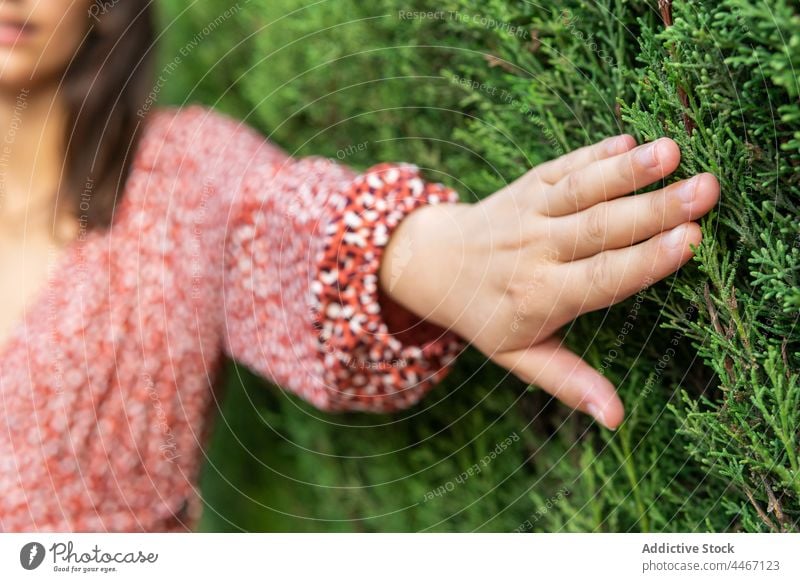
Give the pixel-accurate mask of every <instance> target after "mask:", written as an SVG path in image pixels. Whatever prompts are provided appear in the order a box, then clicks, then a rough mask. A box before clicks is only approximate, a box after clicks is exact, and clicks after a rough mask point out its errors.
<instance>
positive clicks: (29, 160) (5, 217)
mask: <svg viewBox="0 0 800 582" xmlns="http://www.w3.org/2000/svg"><path fill="white" fill-rule="evenodd" d="M65 120H66V111H65V110H64V107H63V105H62V103H61V101H60V99H58V98H57V92H56V88H55V87H53V88H52V89H51V88H48V87H41V86H39V87H36V88H30V89H28V88H17V89H11V88H9V89H5V88H3V89H0V231H4V232H6V233H9V234H12V233H13V232H14V231H17V230H19V229H21V228H24V229H25V231H26V232H28V233H30V230H31V227H33V228H37V229H38V228H39V227H40V226H42V227H47V228H50V229H52V223H51V222H52V218H53V208H54V204H55V192H56V189H57V187H58V182H59V179H60V176H61V172H62V168H63V165H64V155H65V151H64V132H65Z"/></svg>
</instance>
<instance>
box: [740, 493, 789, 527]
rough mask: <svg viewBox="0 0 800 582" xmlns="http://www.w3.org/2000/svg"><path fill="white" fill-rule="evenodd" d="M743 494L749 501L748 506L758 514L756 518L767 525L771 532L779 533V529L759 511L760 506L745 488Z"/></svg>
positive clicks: (761, 510) (762, 511)
mask: <svg viewBox="0 0 800 582" xmlns="http://www.w3.org/2000/svg"><path fill="white" fill-rule="evenodd" d="M744 492H745V494H746V495H747V498H748V499H749V500H750V504H751V505H752V506H753V507H755V508H756V512H757V513H758V517H760V518H761V521H763V522H764V523H765V524H767V525H768V526H769V528H770V529H771V530H772V531H776V532H777V531H780V528H779V527H778V526H776V525H775V524H774V523H773V522H772V520H771V519H770V518H769V516H768V515H767V514H766V513H764V510H763V509H761V506H760V505H759V504H758V501H756V500H755V498H754V497H753V494H752V493H750V489H748V488H747V487H745V488H744Z"/></svg>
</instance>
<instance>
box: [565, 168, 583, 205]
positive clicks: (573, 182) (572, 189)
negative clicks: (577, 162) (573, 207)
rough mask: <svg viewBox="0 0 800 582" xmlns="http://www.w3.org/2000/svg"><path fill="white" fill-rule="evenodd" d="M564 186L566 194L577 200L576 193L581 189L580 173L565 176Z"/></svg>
mask: <svg viewBox="0 0 800 582" xmlns="http://www.w3.org/2000/svg"><path fill="white" fill-rule="evenodd" d="M565 186H566V190H567V194H568V195H570V196H572V197H574V198H575V199H576V200H577V198H578V192H580V188H581V175H580V172H570V173H569V174H567V178H566V183H565Z"/></svg>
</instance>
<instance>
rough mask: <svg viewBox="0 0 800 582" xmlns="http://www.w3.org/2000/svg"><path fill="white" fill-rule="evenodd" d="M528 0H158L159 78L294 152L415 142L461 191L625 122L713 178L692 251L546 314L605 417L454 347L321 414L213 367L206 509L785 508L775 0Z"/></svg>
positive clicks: (788, 332) (369, 518)
mask: <svg viewBox="0 0 800 582" xmlns="http://www.w3.org/2000/svg"><path fill="white" fill-rule="evenodd" d="M541 6H542V5H537V4H536V3H530V2H523V1H516V2H511V1H505V0H482V1H478V0H442V1H439V2H431V1H427V0H426V1H418V2H415V3H414V5H413V6H408V5H406V4H405V3H402V2H395V1H392V0H376V1H373V2H370V3H359V2H355V1H353V0H339V1H338V2H333V1H327V2H316V3H312V2H302V1H299V0H251V1H250V2H247V3H244V2H241V5H239V4H236V5H234V9H233V10H232V13H231V14H229V15H228V16H225V17H222V16H221V15H223V14H225V11H226V9H230V7H231V5H230V4H229V2H228V1H222V0H208V1H206V2H204V3H203V4H202V7H200V5H199V4H193V5H192V7H191V8H190V9H187V8H186V6H185V5H184V4H183V3H179V2H176V1H174V0H173V1H168V2H165V3H164V5H163V15H162V16H163V22H164V26H165V31H166V32H165V36H164V44H163V45H162V60H163V62H164V63H165V67H166V68H165V69H164V70H163V71H162V74H163V75H164V77H165V79H166V80H167V84H166V87H165V89H164V96H163V98H164V100H166V101H171V102H174V103H183V102H185V101H202V102H205V103H208V104H211V105H214V106H215V107H218V108H220V109H222V110H224V111H227V112H229V113H231V114H234V115H236V116H239V117H241V118H243V119H246V120H247V122H248V123H250V124H251V125H253V126H255V127H257V128H259V129H261V130H262V131H263V132H264V133H265V134H266V135H267V136H269V138H270V139H272V140H274V141H275V142H277V143H279V144H280V145H282V146H283V147H284V148H286V149H287V150H288V151H289V152H291V153H292V154H293V155H308V154H321V155H326V156H329V157H332V158H334V159H339V160H341V161H342V163H347V164H349V165H352V166H354V167H357V168H363V167H366V166H369V165H371V164H372V163H375V162H378V161H387V160H403V161H409V162H414V163H416V164H418V165H420V166H421V167H423V168H425V169H426V171H427V174H428V176H429V178H431V179H434V180H438V181H444V182H446V183H448V184H450V185H452V186H454V187H456V188H457V189H458V190H459V192H460V193H461V195H462V197H463V199H464V200H474V199H477V198H481V197H483V196H487V195H489V194H491V193H492V192H494V191H495V190H497V189H498V188H499V187H501V186H502V185H503V184H505V183H506V182H508V181H510V180H512V179H514V178H516V177H517V176H519V175H520V174H521V173H522V172H524V171H525V169H527V168H529V167H530V166H532V165H534V164H537V163H539V162H542V161H544V160H547V159H549V158H552V157H554V156H557V155H560V154H561V153H564V152H566V151H568V150H571V149H573V148H575V147H578V146H581V145H585V144H587V143H591V142H594V141H596V140H599V139H601V138H602V137H605V136H608V135H611V134H615V133H620V132H629V133H632V134H633V135H635V136H636V137H637V138H638V139H640V140H649V139H653V138H655V137H658V136H662V135H667V136H670V137H672V138H673V139H675V140H676V141H677V142H678V143H679V144H680V146H681V149H682V152H683V159H682V163H681V167H680V169H679V171H678V173H677V175H676V176H675V178H679V177H685V176H687V175H690V174H693V173H697V172H701V171H710V172H713V173H714V174H715V175H716V176H717V177H718V178H719V180H720V183H721V185H722V200H721V203H720V205H719V207H718V208H717V209H716V210H715V211H714V212H712V213H711V214H710V215H709V216H708V217H706V218H705V219H704V220H703V223H702V226H703V231H704V235H705V239H704V243H703V244H702V246H701V247H700V249H699V251H698V253H697V256H696V259H695V260H694V261H693V262H691V263H690V264H689V265H688V266H687V267H685V268H684V269H682V270H681V271H680V273H679V274H678V275H677V276H674V277H670V278H669V279H667V280H665V281H663V282H661V283H659V284H657V285H655V286H654V287H653V288H651V289H649V290H647V291H645V292H642V293H640V294H639V295H637V296H636V297H634V298H631V299H630V300H628V301H626V302H624V303H623V304H621V305H618V306H616V307H614V308H612V309H610V310H607V311H604V312H598V313H594V314H590V315H588V316H585V317H583V318H581V319H580V320H578V321H577V322H576V323H575V324H574V325H572V326H570V327H569V329H567V330H565V333H566V337H567V339H568V341H569V342H570V344H571V345H572V347H573V348H575V349H576V350H578V351H579V353H583V354H584V355H585V357H586V358H587V359H588V360H589V361H590V362H592V363H593V364H594V365H595V366H596V367H597V368H598V369H601V370H603V371H604V373H605V374H606V375H607V376H608V377H609V378H610V379H611V380H612V381H613V382H615V383H616V384H617V385H618V386H619V391H620V393H621V395H622V398H623V401H624V402H625V403H626V408H627V410H628V417H627V420H626V421H625V423H624V424H623V425H622V426H621V427H620V429H619V430H618V431H617V432H615V433H612V432H610V431H605V430H599V429H598V428H597V427H596V426H594V425H592V424H591V423H590V422H588V421H587V420H586V419H585V418H583V417H581V416H579V415H577V414H575V413H571V412H570V411H568V410H566V409H565V408H564V407H562V406H561V405H560V404H556V403H554V402H552V401H551V400H550V399H548V398H546V397H545V395H543V394H542V393H541V392H538V391H536V390H535V389H529V388H528V387H526V386H524V385H523V384H522V383H520V382H519V381H517V380H515V379H513V378H511V377H509V376H508V375H507V374H506V373H505V372H504V371H502V370H500V369H498V368H496V367H494V366H492V365H489V364H487V363H486V362H484V361H483V359H482V358H481V357H479V356H478V355H477V354H475V353H470V354H467V355H466V356H465V357H464V358H462V359H461V360H460V363H459V365H458V366H457V368H456V370H455V371H454V372H453V374H452V376H451V377H450V378H449V379H448V380H447V381H446V382H444V383H443V385H442V386H440V387H438V388H437V389H435V390H434V391H433V392H432V393H431V394H430V395H429V397H428V398H427V399H426V400H425V401H424V402H423V404H422V406H420V407H417V408H415V409H413V410H409V411H406V412H404V413H402V414H399V415H396V416H369V415H326V414H323V413H320V412H318V411H315V410H313V409H311V408H310V407H309V406H306V405H305V404H303V403H300V402H299V401H298V400H297V399H296V398H294V397H291V396H288V395H286V394H285V393H283V392H280V391H278V390H275V389H272V388H266V387H265V386H264V385H263V384H262V383H261V382H259V381H258V380H256V379H255V378H253V377H252V376H250V375H249V374H247V372H246V371H244V370H242V369H241V368H237V367H232V371H231V376H230V377H231V380H232V381H231V382H229V385H228V387H227V394H226V399H225V402H224V406H223V409H222V414H221V416H220V417H219V419H218V420H217V430H216V432H215V436H214V439H213V442H212V445H211V451H210V459H211V460H210V463H208V465H207V467H206V471H205V474H204V478H203V491H204V496H205V499H206V502H207V507H206V512H205V519H204V523H203V528H204V529H211V530H236V529H240V528H241V529H247V530H267V531H269V530H291V531H406V530H412V531H417V530H436V531H451V530H452V531H473V530H482V531H514V530H532V531H693V530H708V531H727V530H737V531H738V530H742V531H772V530H795V531H796V530H797V529H798V519H799V518H800V454H799V453H798V448H799V447H798V443H799V441H800V386H798V364H800V345H799V344H800V334H798V331H797V327H796V326H797V322H798V311H799V310H800V285H798V279H800V221H798V200H799V198H798V194H800V178H799V177H800V171H798V169H799V167H800V123H799V122H800V105H799V104H798V96H799V95H800V86H799V85H798V80H797V77H796V74H795V71H796V70H797V68H798V66H800V48H799V47H798V45H800V14H799V13H798V9H797V5H796V4H795V3H791V2H788V1H786V0H775V1H772V2H768V3H767V2H758V1H754V0H720V1H718V2H714V3H703V4H700V3H692V2H675V3H674V4H673V3H671V2H665V1H663V0H662V1H661V2H658V3H656V2H649V3H648V2H633V1H624V0H598V1H596V2H589V1H578V0H568V1H563V2H557V3H555V6H552V7H550V8H542V7H541ZM412 11H430V12H433V14H427V15H420V14H412ZM187 47H190V48H189V49H187ZM181 51H182V52H181ZM184 53H185V55H186V56H185V57H183V58H182V59H181V62H180V64H179V66H169V63H170V62H174V61H173V59H174V57H175V56H176V55H179V54H184ZM504 442H505V443H510V444H509V445H508V446H507V447H505V448H502V450H501V453H499V454H496V456H495V457H494V458H493V459H492V460H491V461H490V462H489V463H486V464H485V466H484V465H483V462H482V460H483V459H485V458H486V455H487V454H489V453H490V451H492V450H494V449H495V447H496V446H497V445H498V443H504ZM476 464H477V465H478V467H479V468H481V469H482V470H480V471H479V472H478V471H472V474H470V473H469V469H471V468H473V467H475V465H476ZM464 472H467V474H466V476H464ZM432 492H434V493H432Z"/></svg>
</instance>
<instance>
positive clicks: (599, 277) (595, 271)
mask: <svg viewBox="0 0 800 582" xmlns="http://www.w3.org/2000/svg"><path fill="white" fill-rule="evenodd" d="M589 283H590V285H591V288H592V291H593V292H594V294H599V295H602V296H603V297H606V296H609V295H613V293H614V284H613V277H612V272H611V265H610V261H609V259H608V255H607V254H605V253H600V254H598V255H595V257H594V259H593V260H592V261H591V263H590V267H589Z"/></svg>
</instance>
